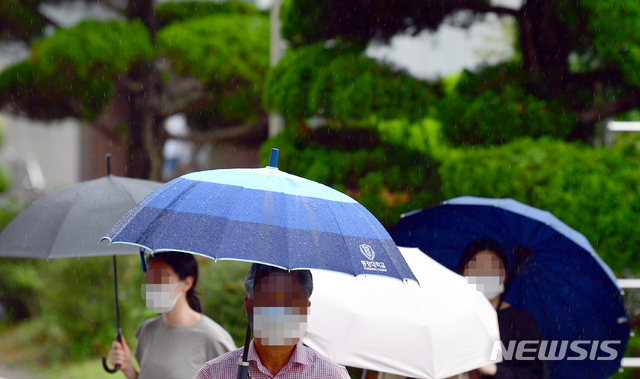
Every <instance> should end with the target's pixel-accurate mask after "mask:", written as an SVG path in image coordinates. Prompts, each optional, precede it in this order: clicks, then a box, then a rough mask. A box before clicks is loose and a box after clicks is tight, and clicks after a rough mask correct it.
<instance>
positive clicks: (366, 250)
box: [360, 244, 376, 261]
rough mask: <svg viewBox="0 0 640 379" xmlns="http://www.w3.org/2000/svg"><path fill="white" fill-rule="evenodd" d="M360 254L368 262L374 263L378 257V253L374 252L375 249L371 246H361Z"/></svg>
mask: <svg viewBox="0 0 640 379" xmlns="http://www.w3.org/2000/svg"><path fill="white" fill-rule="evenodd" d="M360 252H361V253H362V255H364V256H365V257H367V259H368V260H370V261H372V260H373V258H375V257H376V252H375V251H373V248H372V247H371V246H369V245H365V244H362V245H360Z"/></svg>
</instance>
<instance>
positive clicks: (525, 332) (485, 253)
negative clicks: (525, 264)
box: [457, 239, 547, 379]
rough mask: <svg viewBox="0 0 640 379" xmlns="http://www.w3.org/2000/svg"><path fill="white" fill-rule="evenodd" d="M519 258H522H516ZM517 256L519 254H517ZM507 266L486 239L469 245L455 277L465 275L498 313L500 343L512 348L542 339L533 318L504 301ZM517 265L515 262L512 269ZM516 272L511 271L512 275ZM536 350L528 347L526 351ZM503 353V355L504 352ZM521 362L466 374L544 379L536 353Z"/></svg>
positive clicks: (499, 250)
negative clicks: (511, 345) (521, 343)
mask: <svg viewBox="0 0 640 379" xmlns="http://www.w3.org/2000/svg"><path fill="white" fill-rule="evenodd" d="M520 253H521V252H520ZM519 255H520V256H522V254H519ZM516 256H518V254H516ZM505 262H507V259H506V256H505V254H504V251H503V250H502V248H501V247H500V245H499V244H498V243H497V242H495V241H493V240H489V239H481V240H476V241H474V242H472V243H470V244H469V245H468V246H467V247H466V248H465V250H464V253H463V255H462V258H461V259H460V262H459V264H458V269H457V271H458V273H460V274H462V275H464V277H465V278H466V279H467V281H468V282H469V284H472V285H475V287H476V289H477V290H478V291H481V292H482V293H484V294H485V296H486V297H487V299H489V301H490V302H491V305H493V307H494V308H495V309H496V311H497V313H498V326H499V328H500V340H501V342H502V344H503V345H504V347H505V348H507V349H509V344H510V342H512V341H515V346H514V349H515V347H517V346H518V343H519V342H520V341H540V340H542V339H543V337H542V335H541V333H540V329H539V327H538V324H537V323H536V321H535V319H534V318H533V316H531V315H530V314H529V313H528V312H526V311H525V310H524V309H521V308H518V307H512V306H511V304H509V303H507V302H506V301H504V300H503V293H504V291H505V286H507V287H508V283H509V277H510V274H509V273H507V270H506V265H505ZM517 265H518V260H517V259H516V263H515V264H514V268H516V267H517ZM515 272H516V270H514V269H513V268H512V269H511V270H510V273H511V275H513V274H514V273H515ZM537 346H539V344H538V345H535V344H531V345H530V346H528V347H529V348H535V347H537ZM503 352H504V351H503ZM523 357H524V358H533V359H527V360H524V359H517V356H516V354H515V353H514V355H513V356H512V357H511V359H506V358H507V357H506V356H505V360H503V362H501V363H493V364H489V365H487V366H484V367H481V368H479V369H477V370H474V371H472V372H470V373H469V377H470V378H471V379H475V378H480V379H487V378H495V379H546V378H547V373H546V371H547V368H546V364H545V361H542V360H539V359H538V356H537V349H536V353H534V352H526V353H525V354H523Z"/></svg>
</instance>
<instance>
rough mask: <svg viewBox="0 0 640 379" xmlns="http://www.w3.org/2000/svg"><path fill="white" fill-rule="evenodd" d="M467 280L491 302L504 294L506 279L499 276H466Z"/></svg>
mask: <svg viewBox="0 0 640 379" xmlns="http://www.w3.org/2000/svg"><path fill="white" fill-rule="evenodd" d="M465 279H467V283H469V284H471V285H472V286H474V287H475V289H476V290H478V291H480V292H482V293H483V294H484V295H485V296H486V297H487V299H489V300H493V299H495V298H496V297H498V296H500V294H502V293H503V292H504V283H503V280H504V279H503V278H501V277H499V276H465Z"/></svg>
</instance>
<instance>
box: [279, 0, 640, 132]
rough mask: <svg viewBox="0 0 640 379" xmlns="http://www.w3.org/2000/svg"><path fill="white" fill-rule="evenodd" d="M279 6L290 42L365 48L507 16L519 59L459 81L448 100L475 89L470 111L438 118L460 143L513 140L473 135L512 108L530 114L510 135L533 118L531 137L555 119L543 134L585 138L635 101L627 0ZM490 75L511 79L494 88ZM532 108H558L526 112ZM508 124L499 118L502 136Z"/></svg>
mask: <svg viewBox="0 0 640 379" xmlns="http://www.w3.org/2000/svg"><path fill="white" fill-rule="evenodd" d="M461 11H462V12H461ZM281 13H282V18H283V34H284V37H285V38H286V39H287V40H288V41H290V42H291V44H292V45H293V46H294V48H298V47H300V46H306V45H313V44H316V43H324V42H325V41H330V40H334V39H336V38H338V39H341V40H346V41H348V42H350V43H353V44H357V45H360V46H362V47H364V46H366V45H367V44H368V43H369V42H370V41H373V40H380V41H387V40H388V39H389V38H390V37H392V36H394V35H396V34H400V33H414V34H415V33H419V32H420V31H422V30H437V29H438V28H439V27H440V26H441V25H443V23H449V24H454V25H457V26H460V27H468V26H470V25H472V24H473V23H474V22H476V21H478V20H480V19H482V17H483V16H484V15H485V14H487V13H495V14H498V15H501V16H510V17H513V18H514V19H515V21H516V29H517V33H518V36H517V41H518V58H517V63H516V64H515V65H513V66H512V69H509V70H507V72H505V70H495V69H491V68H488V70H485V71H483V72H482V73H481V74H480V76H479V77H478V78H477V79H474V78H473V75H472V80H475V81H476V82H477V83H476V85H475V86H474V88H470V86H466V88H462V89H459V90H458V91H457V92H459V93H458V94H457V98H455V99H453V100H451V101H453V102H457V103H458V104H460V103H465V102H466V101H467V100H468V97H469V96H473V97H474V101H473V102H474V104H473V105H472V107H471V108H472V109H468V110H466V112H465V113H466V114H465V117H463V118H461V119H459V120H456V121H455V122H454V121H452V120H451V119H450V118H449V119H446V120H445V119H443V120H442V121H443V131H444V133H445V134H448V135H457V138H458V140H460V139H461V138H462V140H464V143H472V144H478V143H479V144H482V143H485V142H487V143H494V142H496V141H498V142H500V141H501V142H502V143H504V142H506V141H507V140H509V139H511V138H507V139H500V138H498V139H495V140H492V141H485V140H483V139H479V138H477V135H475V130H476V129H477V130H478V133H481V134H487V133H489V132H490V130H487V128H484V127H483V126H482V124H483V122H484V121H483V120H487V122H488V121H489V120H491V119H492V118H493V119H501V118H503V117H505V116H508V117H514V116H517V115H524V118H525V119H526V121H525V125H524V126H523V128H521V129H524V130H523V131H522V132H517V133H514V132H512V134H513V135H514V137H517V136H522V135H527V132H526V130H527V129H528V124H532V125H533V128H532V129H533V132H532V133H531V135H539V134H540V132H541V129H544V128H542V126H543V125H544V123H545V122H549V121H551V122H553V123H554V125H553V126H552V127H551V128H554V127H555V128H558V129H559V130H558V131H545V134H546V133H548V134H549V135H553V136H557V137H560V138H565V139H569V140H572V139H582V140H584V141H587V140H589V139H590V138H592V137H593V135H594V133H595V129H594V125H595V122H597V121H598V120H600V119H603V118H607V117H612V116H615V115H618V114H621V113H623V112H625V111H627V110H629V109H633V108H636V107H639V106H640V97H639V95H638V89H639V84H640V81H639V79H638V78H639V75H640V74H638V70H637V67H638V66H639V65H640V37H639V36H638V34H637V33H636V32H635V29H636V27H635V25H637V23H638V20H640V5H639V3H638V2H636V1H633V0H624V1H616V2H602V1H598V0H580V1H569V0H525V1H524V2H523V5H522V6H521V8H520V9H509V8H505V7H501V6H493V5H491V4H490V2H489V1H486V0H455V1H451V0H428V1H422V2H416V1H409V0H400V1H395V2H394V3H393V6H392V7H391V6H389V3H388V2H386V1H382V0H375V1H368V0H349V1H333V0H330V1H320V0H287V1H286V2H285V3H284V5H283V7H282V11H281ZM453 14H456V17H451V16H452V15H453ZM611 20H615V22H611ZM514 68H515V69H514ZM505 73H506V74H508V75H505ZM480 80H483V81H487V83H488V85H485V86H483V85H482V82H479V81H480ZM507 81H508V82H509V83H507ZM491 83H494V84H495V83H499V84H508V85H507V88H499V90H498V91H496V89H495V86H492V85H491ZM492 87H493V88H492ZM451 101H449V102H447V103H446V104H443V107H442V112H446V111H451V110H452V107H451V105H452V104H451ZM353 106H354V107H356V106H357V105H356V104H355V103H354V104H353ZM486 108H492V109H495V112H493V113H492V112H491V109H489V110H487V109H486ZM536 112H538V113H539V112H548V113H553V114H554V115H552V116H546V117H543V118H542V119H535V117H534V118H531V117H530V115H531V114H533V113H536ZM504 124H505V122H504V121H503V122H502V123H499V124H498V125H496V126H495V131H496V132H497V133H498V134H500V133H501V131H500V129H502V128H503V125H504ZM546 128H547V129H549V128H550V127H549V126H548V125H547V126H546ZM447 129H453V131H448V130H447ZM467 134H468V138H464V137H465V136H466V135H467ZM507 137H509V136H507ZM462 140H461V141H460V142H463V141H462ZM454 142H458V141H457V140H456V141H454Z"/></svg>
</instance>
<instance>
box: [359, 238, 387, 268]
mask: <svg viewBox="0 0 640 379" xmlns="http://www.w3.org/2000/svg"><path fill="white" fill-rule="evenodd" d="M359 247H360V252H361V253H362V255H364V256H365V257H366V258H367V259H369V261H360V263H362V268H363V269H365V270H369V271H382V272H386V271H387V267H386V266H385V265H384V262H374V261H373V260H374V259H375V257H376V252H375V251H373V248H372V247H371V246H369V245H366V244H362V245H360V246H359Z"/></svg>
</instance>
